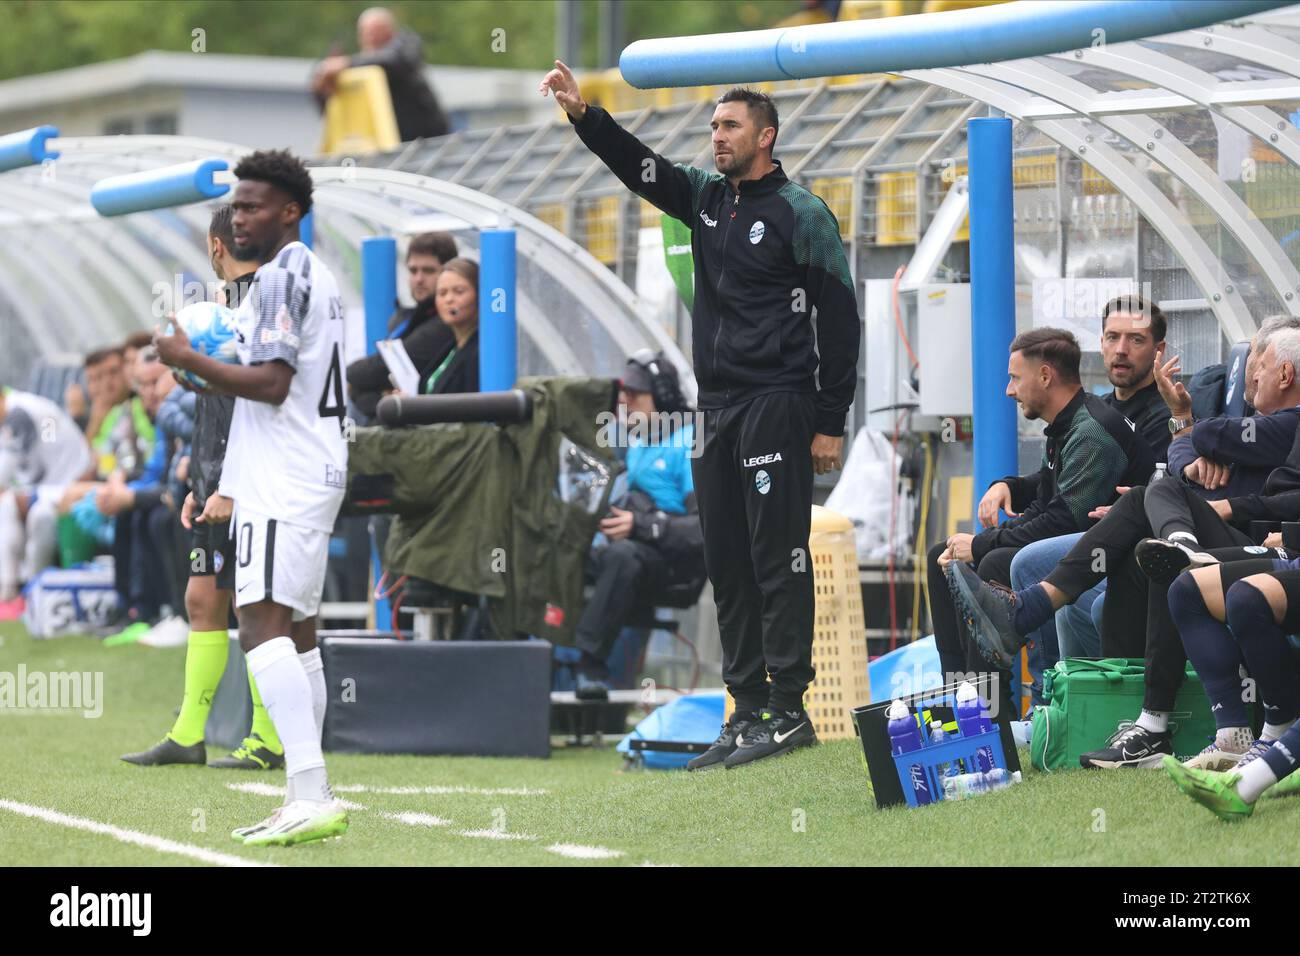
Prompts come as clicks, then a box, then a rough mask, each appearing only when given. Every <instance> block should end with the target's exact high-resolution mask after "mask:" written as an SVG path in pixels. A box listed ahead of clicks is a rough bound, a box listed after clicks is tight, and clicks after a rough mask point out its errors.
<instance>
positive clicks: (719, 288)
mask: <svg viewBox="0 0 1300 956" xmlns="http://www.w3.org/2000/svg"><path fill="white" fill-rule="evenodd" d="M739 205H740V190H736V199H735V201H734V202H733V203H732V204H731V217H730V218H729V219H727V225H726V226H725V227H724V228H723V233H722V252H721V253H720V256H721V258H722V262H721V263H720V265H719V268H718V284H717V286H716V287H715V288H714V291H715V292H716V293H717V297H718V327H717V329H716V330H714V332H713V377H714V379H717V377H718V338H719V336H721V335H722V277H723V276H724V275H726V273H727V236H729V235H731V220H732V219H735V218H736V207H737V206H739Z"/></svg>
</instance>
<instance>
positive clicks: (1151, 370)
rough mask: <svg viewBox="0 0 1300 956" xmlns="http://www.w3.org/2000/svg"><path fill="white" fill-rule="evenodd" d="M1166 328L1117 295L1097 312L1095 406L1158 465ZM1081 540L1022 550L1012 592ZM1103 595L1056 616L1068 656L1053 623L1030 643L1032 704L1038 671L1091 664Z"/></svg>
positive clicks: (994, 492) (1165, 417)
mask: <svg viewBox="0 0 1300 956" xmlns="http://www.w3.org/2000/svg"><path fill="white" fill-rule="evenodd" d="M1166 329H1167V323H1166V320H1165V316H1164V313H1163V312H1161V311H1160V307H1159V306H1158V305H1156V304H1155V303H1154V302H1147V301H1146V300H1145V299H1143V298H1142V297H1141V296H1136V295H1123V296H1117V297H1116V298H1114V299H1111V300H1110V301H1109V302H1107V303H1106V305H1105V306H1104V307H1103V308H1102V311H1101V358H1102V362H1103V363H1104V365H1105V368H1106V377H1107V378H1108V379H1109V380H1110V383H1111V385H1113V386H1115V388H1114V390H1113V391H1112V392H1110V393H1109V394H1108V395H1104V396H1102V401H1104V402H1105V403H1106V404H1107V405H1109V406H1111V407H1112V408H1113V409H1115V410H1116V411H1117V412H1119V413H1120V414H1121V415H1123V416H1124V418H1125V419H1126V420H1127V421H1128V423H1129V425H1130V426H1131V427H1132V428H1133V429H1134V430H1135V431H1136V432H1137V433H1138V434H1139V435H1141V436H1142V437H1143V438H1144V439H1146V442H1147V445H1148V446H1149V447H1150V448H1151V453H1152V454H1153V455H1154V456H1155V460H1156V461H1158V462H1160V461H1164V460H1165V455H1166V452H1167V450H1168V448H1169V425H1168V422H1169V407H1168V404H1167V400H1166V398H1164V397H1162V395H1161V393H1160V390H1159V388H1160V387H1159V385H1158V384H1157V382H1156V377H1155V366H1156V362H1158V361H1160V360H1161V358H1162V357H1163V355H1164V347H1165V332H1166ZM1009 495H1010V491H1009V489H1008V487H1007V486H1006V485H1005V484H1003V483H1002V482H995V483H994V484H993V485H992V486H991V487H990V488H989V490H988V492H987V493H986V494H985V495H984V498H983V500H981V501H980V506H979V517H980V522H981V523H982V524H983V525H984V526H985V527H992V526H993V525H994V524H996V523H997V516H998V509H999V508H1001V509H1002V510H1004V511H1007V514H1008V515H1011V514H1012V513H1011V512H1010V511H1009V510H1007V509H1008V508H1009V507H1010V497H1009ZM1098 504H1101V502H1098ZM1099 510H1101V509H1099ZM1102 513H1104V511H1102ZM1082 536H1083V534H1082V532H1077V533H1074V534H1067V535H1062V536H1060V537H1055V538H1046V539H1043V540H1041V541H1035V542H1033V543H1031V544H1028V545H1025V546H1024V547H1023V548H1022V549H1021V550H1020V551H1019V552H1018V553H1017V554H1016V556H1015V557H1014V558H1013V559H1012V561H1011V586H1012V587H1013V588H1015V589H1016V590H1020V589H1021V588H1026V587H1030V586H1032V585H1034V584H1037V583H1038V582H1039V581H1041V580H1042V579H1043V578H1045V577H1047V575H1048V573H1049V572H1051V570H1052V569H1053V568H1055V567H1056V565H1057V564H1058V563H1059V562H1060V560H1061V558H1063V557H1065V555H1066V554H1067V553H1068V552H1069V550H1070V548H1071V547H1073V546H1074V544H1075V542H1077V541H1078V540H1079V538H1081V537H1082ZM1105 588H1106V585H1105V582H1102V583H1101V584H1099V585H1097V586H1096V587H1094V588H1091V589H1090V590H1089V591H1088V592H1087V593H1086V594H1083V595H1081V596H1080V598H1079V600H1078V601H1077V602H1075V604H1074V605H1072V606H1071V607H1069V608H1063V609H1062V611H1061V615H1062V616H1063V617H1065V618H1066V619H1067V620H1068V622H1069V624H1070V633H1071V635H1072V638H1073V639H1072V641H1071V642H1070V649H1069V650H1068V651H1067V650H1066V649H1065V648H1063V647H1060V646H1059V645H1060V640H1059V634H1058V623H1057V622H1054V621H1049V622H1048V623H1047V624H1045V625H1043V626H1042V627H1041V628H1039V630H1038V632H1037V633H1036V634H1034V635H1033V636H1032V637H1031V640H1030V644H1029V672H1030V674H1031V675H1032V677H1033V695H1034V702H1035V703H1040V702H1041V699H1042V686H1043V671H1044V670H1046V669H1047V668H1048V667H1051V666H1052V665H1053V664H1055V663H1056V662H1057V660H1059V659H1060V658H1061V657H1075V656H1087V657H1095V656H1097V654H1098V653H1099V652H1100V648H1101V638H1100V637H1099V635H1098V632H1097V631H1095V630H1092V629H1091V621H1092V619H1091V616H1090V611H1091V608H1092V602H1093V601H1094V600H1095V599H1096V598H1097V596H1098V595H1100V594H1101V593H1102V592H1103V591H1104V590H1105ZM1058 620H1059V619H1058Z"/></svg>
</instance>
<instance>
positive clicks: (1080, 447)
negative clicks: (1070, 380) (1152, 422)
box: [1056, 408, 1128, 528]
mask: <svg viewBox="0 0 1300 956" xmlns="http://www.w3.org/2000/svg"><path fill="white" fill-rule="evenodd" d="M1127 468H1128V456H1127V455H1125V454H1124V449H1123V448H1121V447H1120V445H1119V442H1117V441H1115V439H1114V438H1113V437H1112V436H1111V434H1110V432H1108V431H1106V427H1105V426H1104V425H1102V424H1101V422H1099V421H1097V419H1095V418H1093V417H1092V416H1091V415H1089V414H1088V412H1087V410H1086V409H1082V408H1081V409H1079V411H1078V413H1077V414H1076V416H1075V421H1074V424H1073V427H1072V428H1071V429H1070V432H1069V434H1068V435H1067V436H1066V439H1065V443H1064V444H1063V445H1062V446H1061V460H1060V461H1059V462H1058V463H1057V477H1056V491H1057V494H1059V495H1060V496H1061V497H1062V498H1063V499H1064V500H1065V503H1066V505H1067V506H1068V507H1069V509H1070V514H1071V515H1073V517H1074V520H1075V522H1076V523H1078V525H1079V527H1080V528H1086V527H1087V526H1088V512H1090V511H1092V510H1093V509H1094V508H1096V507H1097V506H1098V505H1104V504H1106V503H1107V502H1109V501H1110V500H1111V499H1112V498H1113V497H1114V496H1115V486H1116V485H1117V484H1119V480H1120V478H1121V477H1123V475H1124V471H1125V470H1126V469H1127Z"/></svg>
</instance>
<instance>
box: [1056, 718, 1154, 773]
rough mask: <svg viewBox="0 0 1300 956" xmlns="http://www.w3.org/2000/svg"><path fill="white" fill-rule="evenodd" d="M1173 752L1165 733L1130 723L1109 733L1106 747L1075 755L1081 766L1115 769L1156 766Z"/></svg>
mask: <svg viewBox="0 0 1300 956" xmlns="http://www.w3.org/2000/svg"><path fill="white" fill-rule="evenodd" d="M1173 752H1174V735H1173V734H1171V733H1170V732H1169V731H1165V732H1163V733H1158V732H1156V731H1153V730H1147V729H1146V728H1145V727H1139V726H1138V725H1137V724H1131V725H1129V726H1128V727H1122V728H1120V729H1119V730H1117V731H1115V733H1113V734H1111V737H1110V740H1108V741H1106V746H1105V747H1103V748H1101V749H1100V750H1092V751H1089V752H1088V753H1086V754H1080V755H1079V764H1080V766H1083V767H1088V768H1096V769H1099V770H1115V769H1118V768H1120V767H1152V768H1158V767H1159V766H1160V761H1161V758H1162V757H1164V756H1165V755H1166V754H1169V755H1172V754H1173Z"/></svg>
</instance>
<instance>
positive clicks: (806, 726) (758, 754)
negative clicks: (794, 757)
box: [724, 710, 817, 770]
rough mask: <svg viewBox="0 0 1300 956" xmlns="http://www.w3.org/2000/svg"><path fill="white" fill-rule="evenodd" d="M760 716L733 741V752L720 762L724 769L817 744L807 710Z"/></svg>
mask: <svg viewBox="0 0 1300 956" xmlns="http://www.w3.org/2000/svg"><path fill="white" fill-rule="evenodd" d="M760 717H761V718H762V719H761V720H757V721H755V722H754V723H752V724H750V725H749V726H748V727H746V728H745V732H744V733H742V734H741V735H740V739H739V740H737V741H736V749H735V750H734V751H733V752H732V754H731V756H729V757H728V758H727V759H726V761H724V764H725V766H726V768H727V769H728V770H730V769H731V768H733V767H739V766H741V765H742V764H747V763H753V762H754V761H755V760H762V759H763V758H764V757H775V756H776V755H777V754H784V753H789V752H790V751H792V750H796V749H798V748H799V747H811V746H812V745H813V744H815V743H817V732H816V731H815V730H813V725H812V721H811V720H810V719H809V717H808V713H807V711H802V710H777V711H771V710H765V711H763V713H762V714H761V715H760Z"/></svg>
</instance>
